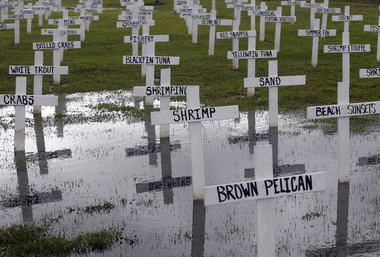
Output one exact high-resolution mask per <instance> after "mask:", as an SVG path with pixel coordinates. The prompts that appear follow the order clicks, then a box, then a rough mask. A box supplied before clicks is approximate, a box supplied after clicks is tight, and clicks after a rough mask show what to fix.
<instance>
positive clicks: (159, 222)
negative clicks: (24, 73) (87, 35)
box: [0, 91, 380, 257]
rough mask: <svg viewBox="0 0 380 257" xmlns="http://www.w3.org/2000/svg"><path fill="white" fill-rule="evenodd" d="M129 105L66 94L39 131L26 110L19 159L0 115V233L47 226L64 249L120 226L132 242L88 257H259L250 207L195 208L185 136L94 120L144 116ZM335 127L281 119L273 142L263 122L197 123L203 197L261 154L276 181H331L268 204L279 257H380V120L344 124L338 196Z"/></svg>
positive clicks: (135, 122) (8, 121)
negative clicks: (66, 241) (61, 237)
mask: <svg viewBox="0 0 380 257" xmlns="http://www.w3.org/2000/svg"><path fill="white" fill-rule="evenodd" d="M137 100H138V99H133V97H132V96H131V93H130V92H127V91H115V92H102V93H86V94H72V95H64V96H60V101H59V102H60V105H59V106H58V107H46V108H45V107H43V109H42V119H41V117H38V116H34V117H33V113H32V109H27V115H26V116H27V129H26V153H25V154H21V155H20V154H17V155H15V153H14V150H13V140H14V129H13V125H14V108H8V107H7V108H1V109H0V117H1V120H0V121H1V122H0V123H1V126H0V135H1V136H0V140H1V144H0V150H1V155H0V160H1V167H0V177H1V180H0V226H6V225H9V224H14V223H28V222H35V223H39V222H42V221H45V222H50V223H51V226H52V229H53V231H54V232H56V233H65V234H66V235H67V236H69V237H70V236H75V235H78V234H80V233H82V232H83V231H95V230H97V229H101V228H108V227H111V226H117V227H120V228H123V229H124V230H123V235H124V236H125V237H129V238H134V239H135V243H134V244H132V245H131V244H126V243H123V244H119V243H118V244H117V245H115V246H114V247H113V248H112V249H110V250H108V251H107V252H105V253H92V254H90V255H93V256H103V255H105V256H108V255H110V254H115V255H121V256H201V255H204V256H255V253H256V248H257V213H256V201H244V202H239V203H232V204H222V205H216V206H207V207H204V205H203V204H202V203H201V202H193V198H192V178H191V167H190V165H191V164H190V145H189V128H188V126H187V125H183V124H181V125H173V126H171V127H170V140H160V138H159V126H157V127H156V128H154V127H152V126H150V124H149V120H148V121H144V120H141V119H138V118H133V117H128V116H127V115H124V114H123V113H121V112H119V111H117V110H116V111H113V112H109V111H107V110H104V109H99V108H97V106H100V105H101V104H113V105H116V106H121V105H128V106H131V107H133V106H135V105H137V106H138V108H140V107H141V106H142V105H141V103H140V102H138V101H137ZM178 104H179V105H181V103H178ZM41 120H43V126H41ZM60 120H63V121H64V122H60ZM39 122H40V123H39ZM334 124H335V123H334V122H331V123H326V122H324V123H323V122H322V123H321V122H317V123H315V122H313V121H307V120H306V118H305V112H304V111H302V112H300V113H298V114H297V113H291V114H286V115H280V117H279V128H278V131H272V129H271V130H270V129H269V127H268V113H267V112H266V111H256V112H253V111H252V112H249V113H244V112H242V113H241V114H240V119H238V120H227V121H215V122H203V123H202V128H203V129H202V130H203V148H204V160H205V176H206V185H207V186H209V185H218V184H226V183H232V182H240V181H246V180H247V181H248V180H252V179H253V178H254V169H253V168H254V167H253V161H254V151H253V146H254V145H256V144H267V143H269V142H270V143H271V144H272V146H273V154H274V156H273V160H274V174H275V175H276V176H286V175H291V174H299V173H304V172H307V173H315V172H326V173H327V181H326V190H324V191H320V192H313V193H306V194H299V195H293V196H284V197H280V198H276V199H275V203H276V224H277V226H276V228H275V231H276V249H277V253H278V256H291V257H294V256H324V255H323V254H325V255H326V256H336V255H338V254H342V253H343V255H339V256H380V225H379V224H380V190H379V188H380V119H379V117H376V118H374V119H373V120H371V121H365V122H362V123H360V122H357V120H352V121H351V133H350V153H351V163H350V167H351V169H350V183H345V184H339V185H338V179H337V170H338V164H337V149H338V146H337V134H336V127H335V125H334ZM363 124H364V125H363Z"/></svg>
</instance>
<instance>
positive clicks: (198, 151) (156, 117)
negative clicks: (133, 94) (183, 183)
mask: <svg viewBox="0 0 380 257" xmlns="http://www.w3.org/2000/svg"><path fill="white" fill-rule="evenodd" d="M186 96H187V97H186V98H187V109H179V110H172V111H170V110H169V111H160V112H152V113H151V120H152V125H160V124H168V123H169V124H179V123H188V124H189V135H190V149H191V150H190V151H191V170H192V178H193V197H194V200H202V199H204V186H205V176H204V159H203V146H202V145H203V144H202V124H201V122H202V121H208V120H221V119H234V118H238V117H239V107H238V106H237V105H233V106H224V107H203V108H201V105H200V99H199V86H188V87H187V89H186Z"/></svg>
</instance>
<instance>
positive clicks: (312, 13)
mask: <svg viewBox="0 0 380 257" xmlns="http://www.w3.org/2000/svg"><path fill="white" fill-rule="evenodd" d="M301 7H304V8H310V28H311V29H313V26H314V19H315V11H316V9H317V8H323V7H324V4H323V3H316V2H315V0H310V3H302V4H301Z"/></svg>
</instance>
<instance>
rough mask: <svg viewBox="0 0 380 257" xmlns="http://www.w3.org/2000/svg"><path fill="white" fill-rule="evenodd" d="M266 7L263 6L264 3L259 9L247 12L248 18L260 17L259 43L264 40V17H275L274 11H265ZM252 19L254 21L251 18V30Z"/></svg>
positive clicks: (262, 3)
mask: <svg viewBox="0 0 380 257" xmlns="http://www.w3.org/2000/svg"><path fill="white" fill-rule="evenodd" d="M267 9H268V7H267V5H266V4H265V2H261V5H260V9H259V10H253V11H248V15H250V16H255V17H256V16H260V41H264V40H265V17H267V16H276V11H275V10H267ZM252 19H253V20H255V18H251V29H252V25H253V23H252Z"/></svg>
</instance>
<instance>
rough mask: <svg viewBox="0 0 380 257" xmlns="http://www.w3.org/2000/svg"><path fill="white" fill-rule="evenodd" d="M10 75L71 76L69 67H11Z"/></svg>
mask: <svg viewBox="0 0 380 257" xmlns="http://www.w3.org/2000/svg"><path fill="white" fill-rule="evenodd" d="M9 74H10V75H53V74H69V67H68V66H22V65H10V66H9Z"/></svg>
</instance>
